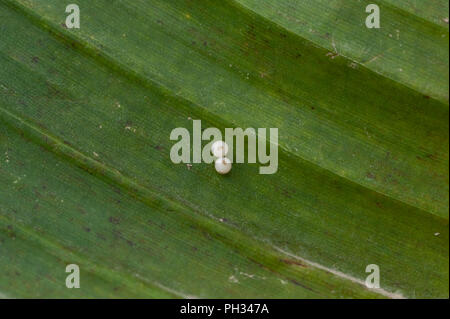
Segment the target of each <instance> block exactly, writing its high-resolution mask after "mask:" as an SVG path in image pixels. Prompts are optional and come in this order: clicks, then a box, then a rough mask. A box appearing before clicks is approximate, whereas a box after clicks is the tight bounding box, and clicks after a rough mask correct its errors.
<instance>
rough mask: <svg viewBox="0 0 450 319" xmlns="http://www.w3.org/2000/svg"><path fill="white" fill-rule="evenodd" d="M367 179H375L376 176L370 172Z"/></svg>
mask: <svg viewBox="0 0 450 319" xmlns="http://www.w3.org/2000/svg"><path fill="white" fill-rule="evenodd" d="M366 177H367V178H369V179H375V175H373V174H372V173H370V172H369V173H367V174H366Z"/></svg>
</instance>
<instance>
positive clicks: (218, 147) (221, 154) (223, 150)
mask: <svg viewBox="0 0 450 319" xmlns="http://www.w3.org/2000/svg"><path fill="white" fill-rule="evenodd" d="M211 152H212V154H213V155H214V157H217V159H216V160H215V161H214V167H215V168H216V171H217V173H219V174H228V173H229V172H230V171H231V161H230V159H229V158H228V157H226V155H227V154H228V145H227V143H225V142H224V141H216V142H214V143H213V144H212V145H211Z"/></svg>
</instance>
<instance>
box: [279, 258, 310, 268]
mask: <svg viewBox="0 0 450 319" xmlns="http://www.w3.org/2000/svg"><path fill="white" fill-rule="evenodd" d="M281 261H282V262H283V263H285V264H288V265H295V266H299V267H302V268H308V266H307V265H305V264H304V263H302V262H300V261H298V260H291V259H281Z"/></svg>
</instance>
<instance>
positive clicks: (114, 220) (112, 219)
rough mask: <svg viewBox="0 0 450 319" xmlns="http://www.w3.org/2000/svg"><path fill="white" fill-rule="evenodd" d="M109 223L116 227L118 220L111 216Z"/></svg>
mask: <svg viewBox="0 0 450 319" xmlns="http://www.w3.org/2000/svg"><path fill="white" fill-rule="evenodd" d="M109 222H110V223H111V224H114V225H118V224H119V223H120V218H119V217H112V216H111V217H109Z"/></svg>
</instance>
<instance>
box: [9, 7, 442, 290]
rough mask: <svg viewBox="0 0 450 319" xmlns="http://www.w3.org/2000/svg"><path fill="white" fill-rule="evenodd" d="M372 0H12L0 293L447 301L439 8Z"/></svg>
mask: <svg viewBox="0 0 450 319" xmlns="http://www.w3.org/2000/svg"><path fill="white" fill-rule="evenodd" d="M371 2H372V1H358V2H356V1H343V0H342V1H341V0H334V1H314V2H312V1H289V0H279V1H252V0H236V1H228V0H227V1H212V0H210V1H209V0H205V1H175V0H174V1H144V0H135V1H128V2H124V1H106V0H96V1H87V0H79V1H78V2H77V4H78V5H79V6H80V9H81V28H80V29H67V28H66V26H65V24H64V21H65V19H66V16H67V14H66V13H65V7H66V5H68V4H69V3H64V2H63V1H56V0H44V1H43V0H40V1H38V0H0V19H1V21H2V23H1V25H0V37H1V41H0V65H1V68H0V181H1V186H2V187H1V188H0V269H2V275H1V276H0V297H68V298H71V297H87V298H91V297H150V298H152V297H153V298H154V297H156V298H172V297H173V298H188V297H204V298H213V297H216V298H221V297H225V298H239V297H241V298H248V297H253V298H263V297H264V298H386V297H407V298H448V296H449V292H448V282H449V273H448V270H449V237H448V233H449V232H448V229H449V225H448V218H449V213H448V207H449V196H448V191H449V187H448V180H449V173H448V164H449V157H448V153H449V152H448V144H449V135H448V134H449V133H448V129H449V125H448V116H449V114H448V113H449V108H448V36H449V32H448V26H446V24H445V22H444V23H443V22H442V21H444V20H443V19H444V18H446V17H448V2H446V1H440V0H436V1H430V2H427V3H428V4H425V2H419V1H412V0H411V1H402V2H398V1H388V0H385V1H377V4H378V5H379V6H380V10H381V29H367V28H366V27H365V25H364V21H365V18H366V16H367V13H366V12H365V7H366V6H367V4H369V3H371ZM441 15H442V17H441ZM390 35H392V37H391V36H390ZM193 119H199V120H201V121H202V128H207V127H217V128H219V129H220V130H222V132H223V130H224V128H226V127H241V128H244V129H245V128H247V127H253V128H259V127H261V128H270V127H276V128H278V129H279V166H278V172H277V173H275V174H273V175H260V174H258V168H259V164H233V170H232V172H231V174H230V175H227V176H221V175H218V174H217V173H216V172H215V171H214V169H213V167H212V164H211V165H210V164H193V166H192V167H190V166H186V165H184V164H174V163H172V162H171V160H170V156H169V153H170V149H171V147H172V145H173V144H174V142H173V141H170V139H169V136H170V132H171V131H172V130H173V129H174V128H176V127H185V128H187V129H188V130H189V131H192V120H193ZM72 263H75V264H78V265H79V266H80V271H81V288H80V289H67V288H66V286H65V279H66V276H67V273H65V267H66V265H68V264H72ZM369 264H376V265H378V266H379V267H380V275H381V289H368V288H366V287H365V285H364V281H365V278H366V276H367V275H368V274H367V273H366V272H365V270H366V266H367V265H369Z"/></svg>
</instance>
